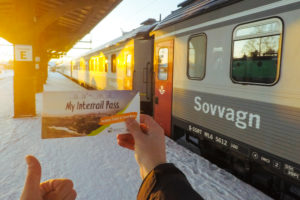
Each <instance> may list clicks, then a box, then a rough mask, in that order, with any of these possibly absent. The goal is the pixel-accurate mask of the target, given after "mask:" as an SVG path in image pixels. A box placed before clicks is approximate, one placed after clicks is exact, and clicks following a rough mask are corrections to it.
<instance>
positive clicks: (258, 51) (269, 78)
mask: <svg viewBox="0 0 300 200" xmlns="http://www.w3.org/2000/svg"><path fill="white" fill-rule="evenodd" d="M282 29H283V25H282V21H281V20H280V19H279V18H271V19H265V20H261V21H256V22H252V23H247V24H242V25H239V26H237V27H236V28H235V29H234V31H233V38H232V41H233V44H232V46H233V51H232V56H231V78H232V80H233V82H235V83H241V84H263V85H272V84H275V83H276V82H277V81H278V79H279V67H280V55H281V41H282ZM206 44H207V37H206V35H205V34H198V35H194V36H192V37H191V38H190V39H189V41H188V62H187V63H188V65H187V76H188V78H189V79H192V80H202V79H204V76H205V68H206V56H207V55H206V54H207V48H206V46H207V45H206ZM218 50H219V51H220V52H219V53H222V52H223V49H222V48H215V49H214V51H216V52H215V53H214V54H215V55H216V56H218V55H217V54H218ZM216 59H218V58H216ZM167 63H168V49H167V48H162V49H160V50H159V66H158V67H159V69H158V72H159V73H158V79H160V80H167V78H168V70H167V67H168V64H167Z"/></svg>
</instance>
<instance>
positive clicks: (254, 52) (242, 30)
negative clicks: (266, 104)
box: [231, 18, 283, 85]
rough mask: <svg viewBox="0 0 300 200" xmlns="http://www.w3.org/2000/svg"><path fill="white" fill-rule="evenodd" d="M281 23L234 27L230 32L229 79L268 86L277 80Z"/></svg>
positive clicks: (272, 19)
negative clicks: (231, 37)
mask: <svg viewBox="0 0 300 200" xmlns="http://www.w3.org/2000/svg"><path fill="white" fill-rule="evenodd" d="M282 28H283V25H282V21H281V20H280V19H279V18H271V19H266V20H261V21H257V22H252V23H248V24H244V25H240V26H237V27H236V28H235V30H234V32H233V54H232V64H231V78H232V80H233V81H234V82H237V83H242V84H245V83H248V84H263V85H272V84H275V83H276V82H277V81H278V79H279V71H280V57H281V55H280V54H281V40H282Z"/></svg>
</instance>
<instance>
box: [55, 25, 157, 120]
mask: <svg viewBox="0 0 300 200" xmlns="http://www.w3.org/2000/svg"><path fill="white" fill-rule="evenodd" d="M156 24H157V22H156V20H154V19H148V20H146V21H145V22H143V23H142V24H141V26H140V27H139V28H137V29H134V30H133V31H130V32H127V33H124V34H123V36H121V37H119V38H117V39H115V40H113V41H111V42H108V43H107V44H104V45H102V46H100V47H98V48H95V49H93V50H91V51H89V52H87V53H86V54H84V55H82V56H80V57H79V58H77V59H74V60H72V61H71V64H70V63H69V64H67V65H66V64H65V65H64V66H65V67H60V68H59V69H60V70H59V71H60V72H61V73H63V74H65V75H67V76H70V77H72V78H73V79H75V80H76V81H78V82H79V84H81V85H83V86H86V87H89V88H95V89H98V90H132V89H133V90H138V91H139V92H140V98H141V111H142V112H143V113H147V114H150V115H152V107H153V106H152V104H153V103H152V96H153V95H152V93H153V80H152V71H153V41H154V40H153V37H150V36H149V32H150V31H151V30H152V29H153V28H154V27H155V25H156ZM61 66H62V65H61Z"/></svg>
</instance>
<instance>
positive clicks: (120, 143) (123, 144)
mask: <svg viewBox="0 0 300 200" xmlns="http://www.w3.org/2000/svg"><path fill="white" fill-rule="evenodd" d="M118 145H120V146H121V147H124V148H126V149H129V150H132V151H134V144H130V143H126V142H123V141H120V140H118Z"/></svg>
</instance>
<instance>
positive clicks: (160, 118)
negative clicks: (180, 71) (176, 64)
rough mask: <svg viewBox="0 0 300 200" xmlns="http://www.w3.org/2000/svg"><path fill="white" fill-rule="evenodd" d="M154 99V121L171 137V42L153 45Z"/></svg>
mask: <svg viewBox="0 0 300 200" xmlns="http://www.w3.org/2000/svg"><path fill="white" fill-rule="evenodd" d="M154 72H155V74H154V76H155V78H154V79H155V97H154V119H155V120H156V121H157V122H158V123H159V124H160V125H161V126H162V127H163V129H164V130H165V134H166V135H167V136H169V137H170V136H171V116H172V92H173V91H172V90H173V40H168V41H163V42H158V43H156V44H155V56H154Z"/></svg>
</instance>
